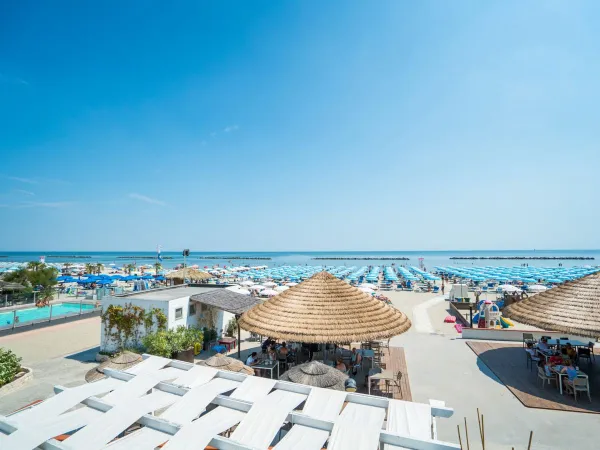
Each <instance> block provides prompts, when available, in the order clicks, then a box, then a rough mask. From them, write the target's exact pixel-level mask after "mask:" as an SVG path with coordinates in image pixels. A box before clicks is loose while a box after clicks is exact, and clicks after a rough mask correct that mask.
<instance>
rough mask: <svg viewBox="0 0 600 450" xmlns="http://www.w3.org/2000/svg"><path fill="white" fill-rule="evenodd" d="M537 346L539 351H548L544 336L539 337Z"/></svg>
mask: <svg viewBox="0 0 600 450" xmlns="http://www.w3.org/2000/svg"><path fill="white" fill-rule="evenodd" d="M537 348H538V350H539V351H541V352H548V351H550V347H549V346H548V340H547V339H546V338H542V339H540V342H538V345H537Z"/></svg>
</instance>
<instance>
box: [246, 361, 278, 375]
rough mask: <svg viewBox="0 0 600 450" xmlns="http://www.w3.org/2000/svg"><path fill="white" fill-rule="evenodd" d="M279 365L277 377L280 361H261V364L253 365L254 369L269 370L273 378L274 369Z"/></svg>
mask: <svg viewBox="0 0 600 450" xmlns="http://www.w3.org/2000/svg"><path fill="white" fill-rule="evenodd" d="M275 367H277V379H279V361H261V362H260V363H259V364H256V365H254V366H252V368H253V369H261V370H268V371H269V372H270V374H271V379H273V369H275Z"/></svg>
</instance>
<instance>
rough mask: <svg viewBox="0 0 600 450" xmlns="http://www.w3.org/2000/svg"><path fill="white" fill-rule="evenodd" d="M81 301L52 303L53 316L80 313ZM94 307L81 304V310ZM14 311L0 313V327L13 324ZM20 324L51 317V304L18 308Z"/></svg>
mask: <svg viewBox="0 0 600 450" xmlns="http://www.w3.org/2000/svg"><path fill="white" fill-rule="evenodd" d="M79 307H80V305H79V303H55V304H54V305H52V317H56V316H62V315H65V314H79ZM92 309H94V305H88V304H85V303H82V304H81V311H82V312H85V311H89V310H92ZM13 317H14V313H13V311H9V312H4V313H0V327H4V326H6V325H12V323H13ZM17 317H18V319H19V320H18V321H17V323H18V324H21V323H25V322H31V321H33V320H44V319H48V318H50V306H44V307H43V308H27V309H18V310H17Z"/></svg>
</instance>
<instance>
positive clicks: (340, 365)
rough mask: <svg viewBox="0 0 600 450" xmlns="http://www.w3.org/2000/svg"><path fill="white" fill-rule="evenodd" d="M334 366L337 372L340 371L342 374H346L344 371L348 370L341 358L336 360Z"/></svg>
mask: <svg viewBox="0 0 600 450" xmlns="http://www.w3.org/2000/svg"><path fill="white" fill-rule="evenodd" d="M336 363H337V364H336V365H335V368H336V369H337V370H341V371H342V372H346V370H348V368H347V367H346V364H344V361H343V360H342V358H338V359H337V361H336Z"/></svg>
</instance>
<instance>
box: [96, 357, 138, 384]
mask: <svg viewBox="0 0 600 450" xmlns="http://www.w3.org/2000/svg"><path fill="white" fill-rule="evenodd" d="M141 361H142V355H138V354H137V353H133V352H129V351H124V352H123V353H120V354H119V355H117V356H115V357H114V358H110V359H108V360H106V361H104V362H103V363H101V364H99V365H97V366H96V367H94V368H93V369H91V370H89V371H88V372H87V373H86V374H85V381H87V382H88V383H91V382H93V381H97V380H100V379H101V378H106V375H104V369H106V368H107V367H108V368H109V369H115V370H127V369H129V368H130V367H132V366H135V365H136V364H137V363H139V362H141Z"/></svg>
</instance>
